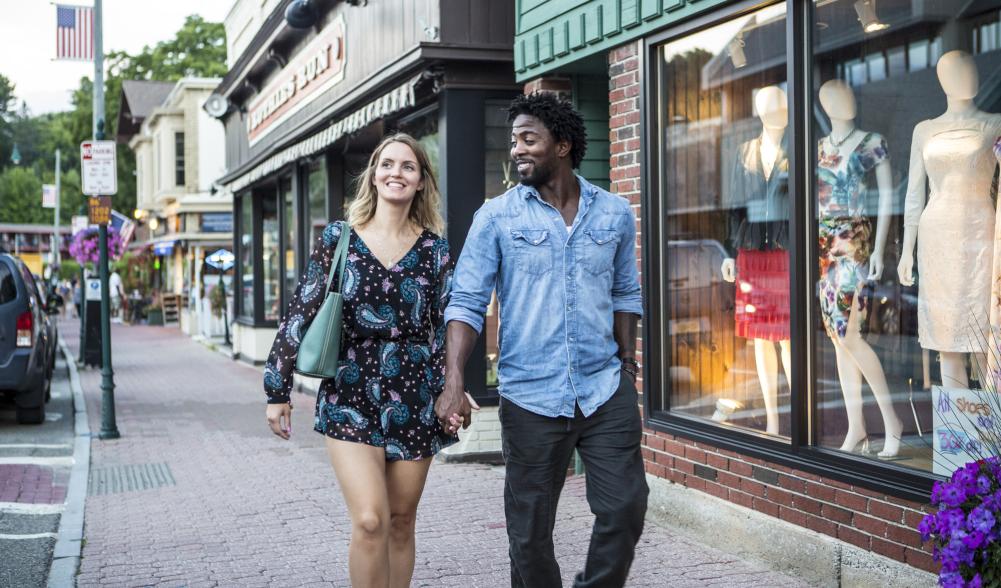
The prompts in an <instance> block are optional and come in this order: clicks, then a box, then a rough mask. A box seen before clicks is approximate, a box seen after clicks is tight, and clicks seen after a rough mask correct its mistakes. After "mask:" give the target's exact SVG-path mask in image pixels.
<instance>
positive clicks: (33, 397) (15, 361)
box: [0, 253, 60, 424]
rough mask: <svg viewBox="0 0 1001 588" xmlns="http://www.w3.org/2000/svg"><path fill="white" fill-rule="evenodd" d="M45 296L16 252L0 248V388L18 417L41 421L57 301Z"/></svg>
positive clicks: (49, 374) (52, 358)
mask: <svg viewBox="0 0 1001 588" xmlns="http://www.w3.org/2000/svg"><path fill="white" fill-rule="evenodd" d="M56 298H58V296H53V297H52V298H51V299H48V300H46V299H45V298H44V297H43V295H42V292H41V291H40V290H39V287H38V284H37V283H36V281H35V277H34V276H32V275H31V271H30V270H29V269H28V267H27V266H26V265H25V264H24V262H22V261H21V260H20V259H18V258H17V257H14V256H13V255H9V254H6V253H0V394H2V395H3V396H5V397H7V398H9V399H12V400H13V402H14V405H15V408H16V413H17V420H18V422H20V423H27V424H38V423H42V422H43V421H45V403H46V402H47V401H48V399H49V387H50V385H51V383H52V372H53V369H54V368H55V349H56V345H57V335H56V330H55V323H56V321H55V319H54V318H50V316H49V315H51V314H55V313H58V312H59V308H60V302H59V301H58V300H56Z"/></svg>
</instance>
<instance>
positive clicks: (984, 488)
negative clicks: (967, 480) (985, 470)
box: [977, 474, 991, 494]
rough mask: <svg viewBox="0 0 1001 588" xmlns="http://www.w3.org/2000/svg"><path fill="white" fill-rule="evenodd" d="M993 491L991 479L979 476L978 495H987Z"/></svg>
mask: <svg viewBox="0 0 1001 588" xmlns="http://www.w3.org/2000/svg"><path fill="white" fill-rule="evenodd" d="M990 491H991V479H990V478H988V477H987V476H985V475H983V474H980V475H979V476H977V494H987V493H988V492H990Z"/></svg>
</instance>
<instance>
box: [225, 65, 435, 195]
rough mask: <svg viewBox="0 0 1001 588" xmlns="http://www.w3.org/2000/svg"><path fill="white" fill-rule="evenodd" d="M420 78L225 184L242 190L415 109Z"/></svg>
mask: <svg viewBox="0 0 1001 588" xmlns="http://www.w3.org/2000/svg"><path fill="white" fill-rule="evenodd" d="M420 78H421V76H415V77H414V78H412V79H410V80H409V81H407V82H405V83H404V84H402V85H400V86H398V87H397V88H396V89H394V90H392V91H390V92H387V93H386V94H383V95H382V96H381V97H379V98H376V99H375V100H373V101H371V102H369V103H368V104H366V105H365V106H363V107H361V108H359V109H358V110H355V111H354V112H352V113H351V114H349V115H347V116H345V117H343V118H340V119H337V120H335V121H333V122H332V123H331V124H330V125H328V126H327V127H326V128H324V129H323V130H321V131H320V132H318V133H315V134H313V135H311V136H309V137H307V138H305V139H303V140H302V141H299V142H298V143H293V144H292V145H290V146H289V147H286V148H285V149H282V150H281V151H279V152H278V153H276V154H274V155H272V156H271V157H269V158H267V159H265V160H264V161H262V162H261V163H260V164H258V165H256V166H254V167H252V168H251V169H249V170H248V171H247V172H246V173H244V174H242V175H239V176H237V177H235V178H233V179H232V180H229V181H228V182H227V181H225V180H223V181H224V183H225V184H226V186H227V187H228V188H229V189H230V190H232V191H233V192H237V191H239V190H242V189H243V188H245V187H247V186H249V185H250V184H252V183H254V182H256V181H257V180H259V179H261V178H263V177H265V176H267V175H269V174H271V173H274V172H276V171H278V170H279V169H281V168H282V167H284V166H286V165H287V164H289V163H292V162H293V161H297V160H299V159H302V158H303V157H309V156H310V155H313V154H315V153H318V152H320V151H322V150H324V149H326V148H327V147H329V146H331V145H333V144H334V143H335V142H336V141H337V140H338V139H340V138H341V137H343V136H345V135H348V134H351V133H353V132H355V131H357V130H358V129H361V128H363V127H366V126H368V125H369V124H370V123H372V122H374V121H376V120H378V119H380V118H382V117H384V116H386V115H389V114H392V113H394V112H398V111H400V110H404V109H406V108H410V107H412V106H414V104H415V102H416V99H415V97H414V86H415V85H416V84H417V82H418V81H419V80H420Z"/></svg>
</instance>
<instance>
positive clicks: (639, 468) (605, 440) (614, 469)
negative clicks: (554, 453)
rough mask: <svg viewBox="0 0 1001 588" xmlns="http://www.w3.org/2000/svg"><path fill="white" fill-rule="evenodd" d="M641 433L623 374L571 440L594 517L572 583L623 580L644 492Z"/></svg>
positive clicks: (588, 586) (586, 585)
mask: <svg viewBox="0 0 1001 588" xmlns="http://www.w3.org/2000/svg"><path fill="white" fill-rule="evenodd" d="M642 434H643V429H642V423H641V421H640V414H639V407H638V404H637V393H636V387H635V386H634V385H633V382H632V380H631V379H630V378H629V377H628V376H623V377H622V379H621V381H620V383H619V389H618V390H616V391H615V394H614V395H613V396H612V398H610V399H609V400H608V402H606V403H605V404H604V405H602V406H601V407H600V408H599V409H598V410H597V412H595V413H594V414H593V415H591V416H590V417H589V418H587V419H585V421H584V426H583V428H582V430H581V435H580V440H579V441H578V445H577V447H578V450H579V451H580V456H581V459H582V460H583V461H584V474H585V475H586V476H587V478H586V479H587V503H588V504H589V505H590V507H591V512H592V513H594V515H595V520H594V529H593V530H592V532H591V545H590V547H589V548H588V551H587V564H586V566H585V568H584V571H583V572H581V573H579V574H577V576H576V578H574V586H575V588H594V587H597V586H601V587H608V586H623V585H624V584H625V583H626V576H628V575H629V566H630V564H632V561H633V554H634V552H635V549H636V543H637V542H638V541H639V539H640V534H641V533H642V532H643V519H644V516H645V515H646V505H647V494H648V493H649V489H648V488H647V484H646V476H645V474H644V470H643V457H642V455H641V454H640V440H641V437H642Z"/></svg>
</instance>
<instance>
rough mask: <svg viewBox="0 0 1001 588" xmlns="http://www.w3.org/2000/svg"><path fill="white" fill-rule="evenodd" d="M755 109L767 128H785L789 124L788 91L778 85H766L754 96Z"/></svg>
mask: <svg viewBox="0 0 1001 588" xmlns="http://www.w3.org/2000/svg"><path fill="white" fill-rule="evenodd" d="M754 111H755V113H756V114H757V115H758V118H759V119H761V124H763V125H764V126H765V128H766V129H784V128H786V126H787V125H788V124H789V104H788V103H787V102H786V93H785V92H783V91H782V88H779V87H778V86H765V87H764V88H761V89H760V90H758V93H757V94H756V95H755V96H754Z"/></svg>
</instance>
